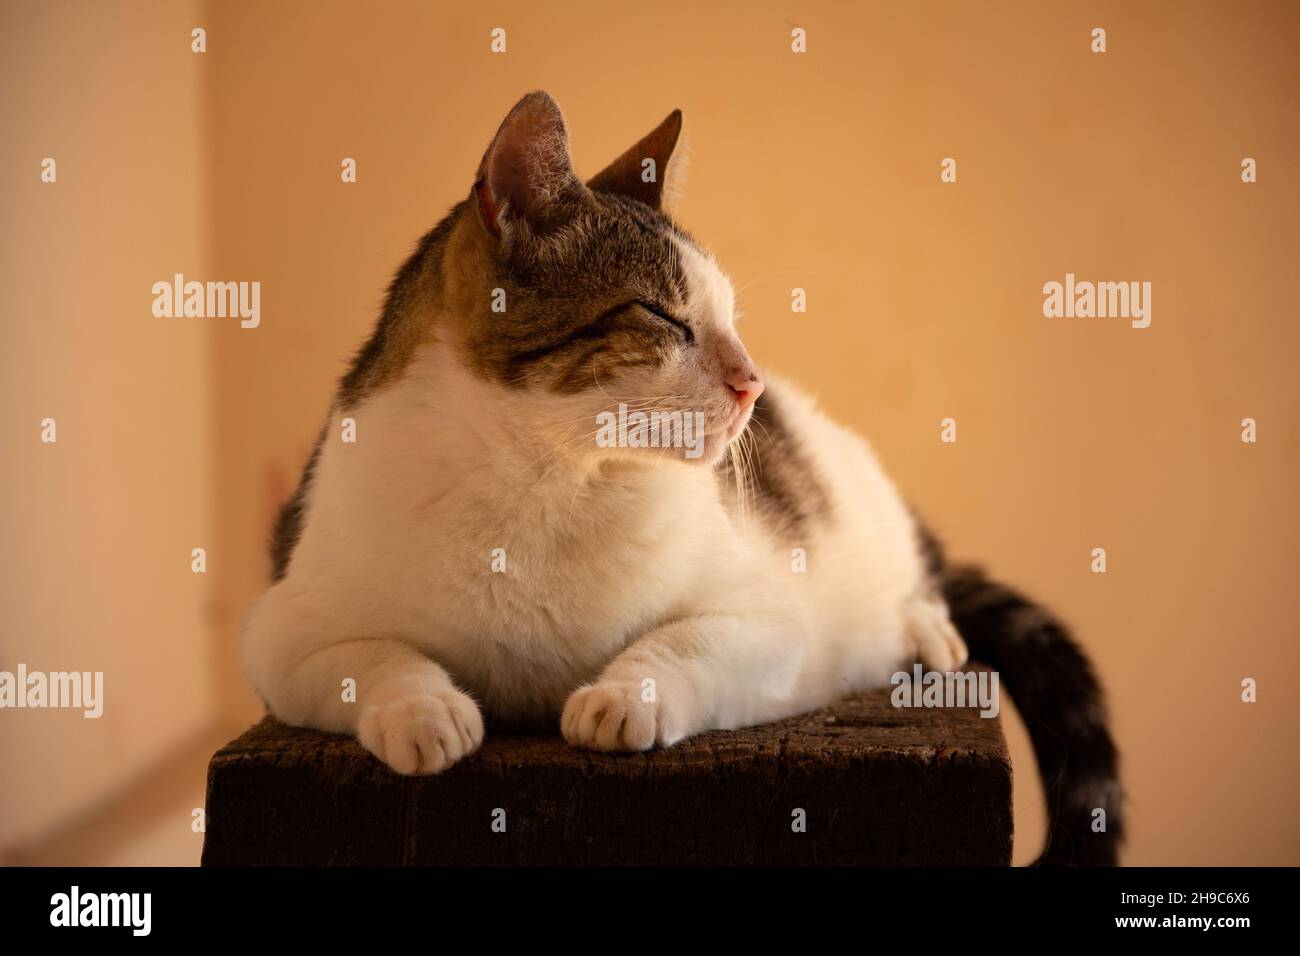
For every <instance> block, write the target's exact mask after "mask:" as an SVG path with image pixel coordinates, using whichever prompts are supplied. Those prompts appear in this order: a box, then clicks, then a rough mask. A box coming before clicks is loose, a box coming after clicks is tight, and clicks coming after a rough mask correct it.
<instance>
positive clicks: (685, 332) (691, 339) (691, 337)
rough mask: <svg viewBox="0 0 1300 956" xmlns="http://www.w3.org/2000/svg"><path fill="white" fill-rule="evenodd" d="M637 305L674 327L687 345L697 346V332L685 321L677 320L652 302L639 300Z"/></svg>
mask: <svg viewBox="0 0 1300 956" xmlns="http://www.w3.org/2000/svg"><path fill="white" fill-rule="evenodd" d="M636 304H637V305H639V306H640V307H641V308H642V309H644V310H645V311H647V312H649V313H650V314H651V315H653V316H654V317H655V318H657V319H659V320H661V321H663V322H667V323H668V324H669V325H671V326H674V327H675V328H676V329H677V330H678V331H680V332H681V333H682V338H683V339H684V340H685V342H686V344H687V345H694V344H695V330H694V329H692V328H691V327H690V325H689V324H688V323H687V322H686V320H685V319H679V318H677V317H676V316H675V315H672V314H671V313H670V312H668V311H666V310H664V309H661V308H660V307H659V306H657V305H655V304H654V303H652V302H645V301H641V300H638V301H637V303H636Z"/></svg>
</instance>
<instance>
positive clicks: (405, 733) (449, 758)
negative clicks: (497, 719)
mask: <svg viewBox="0 0 1300 956" xmlns="http://www.w3.org/2000/svg"><path fill="white" fill-rule="evenodd" d="M357 737H358V739H359V740H360V741H361V744H362V746H364V747H365V748H366V749H367V750H369V751H370V752H371V753H372V754H374V755H375V756H376V757H378V758H379V759H380V760H382V761H383V762H384V763H386V764H388V766H390V767H392V768H393V769H394V770H396V771H397V772H398V773H401V774H430V773H441V772H442V771H444V770H446V769H447V768H448V767H450V766H451V765H452V764H454V763H455V762H456V761H457V760H459V759H461V758H462V757H468V756H469V755H470V754H472V753H473V752H474V751H475V750H477V749H478V747H479V744H481V743H482V742H483V718H482V716H481V715H480V714H479V711H478V705H477V704H475V703H474V701H473V700H471V699H470V698H469V697H468V696H466V695H465V694H462V693H461V692H460V691H457V690H447V691H441V692H438V693H434V694H424V695H420V696H407V697H398V698H396V699H394V700H390V701H388V702H387V703H383V704H370V705H368V706H367V707H366V709H365V711H364V712H363V713H362V715H361V724H360V726H359V727H358V728H357Z"/></svg>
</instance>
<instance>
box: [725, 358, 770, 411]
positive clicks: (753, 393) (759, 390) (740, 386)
mask: <svg viewBox="0 0 1300 956" xmlns="http://www.w3.org/2000/svg"><path fill="white" fill-rule="evenodd" d="M722 380H723V381H724V382H726V383H727V388H729V389H731V391H732V394H733V395H735V396H736V401H737V402H738V403H739V404H740V411H742V412H743V411H744V410H745V409H747V408H749V406H750V405H753V404H754V403H755V402H756V401H758V396H760V395H762V394H763V379H762V378H761V377H760V376H759V374H758V371H757V370H756V369H755V368H754V367H753V366H749V367H746V368H738V369H734V370H732V371H730V372H728V373H727V374H726V375H724V376H723V378H722Z"/></svg>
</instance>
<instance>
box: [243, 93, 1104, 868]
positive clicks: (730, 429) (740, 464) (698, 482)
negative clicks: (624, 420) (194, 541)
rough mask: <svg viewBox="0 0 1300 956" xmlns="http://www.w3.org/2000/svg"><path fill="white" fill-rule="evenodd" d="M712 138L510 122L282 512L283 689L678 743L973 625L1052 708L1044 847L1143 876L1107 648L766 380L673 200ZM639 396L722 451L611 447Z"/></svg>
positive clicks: (1052, 857) (395, 299)
mask: <svg viewBox="0 0 1300 956" xmlns="http://www.w3.org/2000/svg"><path fill="white" fill-rule="evenodd" d="M681 128H682V119H681V113H680V111H675V112H673V113H672V114H670V115H669V116H668V117H667V119H665V120H664V121H663V122H662V123H661V124H660V125H659V126H658V127H656V128H655V129H654V130H653V131H652V132H650V133H649V134H648V135H646V136H645V137H644V138H643V139H641V140H640V141H639V142H638V143H636V144H635V145H634V146H632V147H631V148H630V149H628V150H627V151H626V152H625V153H624V154H623V155H621V156H620V157H619V158H618V159H616V160H615V161H614V162H613V163H612V164H611V165H610V166H609V167H607V168H606V169H605V170H604V171H602V172H601V173H599V174H598V175H597V176H595V177H594V178H592V179H591V180H589V181H588V182H586V183H584V182H583V181H582V180H581V179H580V178H579V177H578V176H577V174H576V173H575V172H574V170H573V166H572V162H571V159H570V151H569V141H568V134H567V130H566V127H565V123H564V119H563V117H562V115H561V112H560V110H559V107H558V106H557V105H556V103H555V102H554V100H552V99H551V97H550V96H548V95H547V94H546V93H543V92H534V93H530V94H529V95H527V96H525V97H524V98H523V99H521V100H520V101H519V103H518V104H516V105H515V107H514V108H513V109H512V110H511V111H510V113H509V114H508V115H507V116H506V118H505V120H504V121H503V122H502V124H501V126H500V128H499V129H498V131H497V133H496V135H495V137H494V138H493V139H492V141H491V143H490V145H489V146H488V148H487V151H486V153H485V154H484V156H483V159H482V162H481V164H480V166H479V169H478V173H477V176H476V177H475V180H474V183H473V185H472V187H471V189H470V191H469V194H468V195H467V196H466V197H465V199H463V200H462V201H461V202H459V203H458V204H457V205H456V206H455V207H454V208H453V209H452V210H451V212H450V213H449V214H448V215H447V216H446V218H444V219H443V220H442V221H441V222H440V223H439V224H438V225H437V226H436V227H435V228H434V229H433V230H432V231H430V232H429V233H428V234H427V235H426V236H425V237H424V238H423V240H422V241H421V242H420V243H419V246H418V248H417V249H416V251H415V253H414V254H413V255H412V256H411V257H410V258H409V259H408V260H407V262H406V263H405V264H404V265H403V266H402V268H401V269H400V271H399V272H398V273H397V275H396V277H395V278H394V280H393V282H392V285H391V287H390V288H389V291H388V296H387V300H386V302H385V304H384V307H383V311H382V314H381V316H380V318H379V322H378V324H377V326H376V328H375V330H374V333H373V335H372V336H371V338H370V339H369V341H368V342H367V343H366V344H365V346H364V347H363V348H362V349H361V351H360V352H359V354H358V355H357V357H356V359H355V362H354V364H353V365H352V367H351V369H350V371H348V373H347V374H346V375H345V376H344V377H343V379H342V380H341V382H340V384H339V388H338V393H337V396H336V397H335V400H334V403H333V406H332V409H331V412H330V417H329V420H328V422H327V424H326V426H325V428H324V430H323V431H322V432H321V435H320V438H319V440H318V442H317V444H316V448H315V452H314V453H313V455H312V457H311V460H310V461H309V463H308V465H307V467H306V469H305V471H304V474H303V476H302V480H301V483H300V485H299V487H298V490H297V493H296V494H295V496H294V497H293V499H292V500H291V501H290V502H289V503H288V504H287V505H286V506H285V508H284V510H283V512H282V513H281V515H280V518H279V521H278V523H277V526H276V529H275V535H274V538H275V541H274V546H273V561H272V563H273V569H272V584H271V587H270V588H269V590H268V591H267V592H266V594H265V595H264V596H263V597H262V598H261V599H260V600H259V601H258V602H257V603H256V604H255V605H254V606H253V608H252V609H251V610H250V611H249V613H248V615H247V617H246V619H245V623H244V627H243V634H242V644H243V651H244V660H245V667H246V670H247V672H248V674H249V675H250V677H251V679H252V681H253V683H254V684H255V686H256V687H257V689H258V690H259V691H260V693H261V694H262V696H263V698H264V699H265V701H266V703H267V705H268V706H269V708H270V709H271V710H272V712H273V713H274V714H275V715H276V716H277V717H278V718H279V719H281V720H283V721H286V722H288V723H291V724H296V725H302V726H306V727H314V728H319V729H322V730H326V731H334V732H340V733H346V734H352V735H355V736H356V737H357V738H358V739H359V740H360V742H361V744H362V745H363V746H365V747H366V748H367V749H368V750H369V751H371V752H372V753H373V754H374V755H375V756H376V757H378V758H379V759H380V760H382V761H384V762H385V763H387V764H388V765H389V766H390V767H391V768H392V769H393V770H395V771H397V772H398V773H402V774H432V773H438V772H440V771H443V770H445V769H447V768H448V767H450V766H452V765H453V764H455V763H456V762H457V761H459V760H462V759H464V758H465V757H467V756H468V755H470V754H472V753H473V752H474V751H475V749H476V748H478V746H479V745H480V744H481V743H482V741H483V737H484V732H485V715H486V717H487V718H488V719H489V725H490V726H491V727H493V728H496V727H498V726H499V727H503V728H526V729H538V730H549V731H551V732H554V730H555V729H557V728H558V729H559V730H560V732H561V733H562V734H563V736H564V738H565V740H567V741H568V742H569V743H570V744H572V745H574V746H576V747H584V748H590V749H594V750H601V751H642V750H647V749H649V748H651V747H655V746H658V747H671V746H672V745H673V744H674V743H676V742H677V741H680V740H682V739H683V738H686V737H689V736H691V735H692V734H697V733H700V732H702V731H707V730H716V729H728V728H736V727H743V726H747V725H752V724H758V723H762V722H766V721H772V720H777V719H780V718H784V717H789V716H792V715H796V714H800V713H805V712H807V711H809V710H813V709H816V708H818V707H821V706H824V705H826V704H828V703H829V702H831V701H832V700H834V699H835V698H837V697H839V696H841V695H844V694H849V693H853V692H855V691H861V690H865V689H869V688H880V687H885V686H888V684H889V681H890V677H891V675H893V674H894V673H896V672H897V671H899V670H900V669H904V668H908V667H910V665H911V664H912V663H913V662H915V661H918V660H919V661H920V662H921V663H922V664H923V665H924V666H925V667H926V668H928V669H931V670H936V671H952V670H955V669H956V668H958V667H960V666H961V665H962V664H963V663H964V662H965V661H966V659H967V644H969V645H970V646H971V647H972V648H973V649H974V651H975V653H976V655H977V656H978V658H979V659H980V660H981V661H982V662H983V663H985V664H988V665H990V666H992V667H994V668H996V669H998V670H999V671H1000V672H1001V676H1002V682H1003V685H1004V686H1005V687H1007V689H1008V690H1009V691H1010V692H1011V694H1012V696H1013V697H1014V698H1016V700H1017V703H1018V704H1019V705H1020V708H1021V711H1022V713H1023V714H1024V715H1025V718H1026V722H1027V724H1028V726H1029V728H1030V732H1031V736H1032V740H1033V743H1034V745H1035V749H1036V753H1037V755H1038V760H1039V764H1040V768H1041V770H1042V773H1043V778H1044V781H1045V783H1046V786H1047V791H1048V797H1049V804H1050V811H1051V815H1052V821H1051V826H1052V831H1051V834H1050V837H1049V844H1048V848H1047V850H1046V851H1045V853H1044V855H1043V857H1042V861H1043V862H1049V863H1069V862H1075V863H1113V862H1114V861H1115V855H1116V848H1117V846H1118V843H1119V839H1120V835H1121V832H1122V825H1121V819H1120V805H1119V804H1120V789H1119V783H1118V776H1117V756H1116V751H1115V747H1114V744H1113V742H1112V740H1111V737H1110V735H1109V732H1108V730H1107V724H1106V715H1105V711H1104V708H1103V705H1102V694H1101V689H1100V687H1099V685H1098V682H1097V680H1096V678H1095V676H1094V675H1093V672H1092V670H1091V667H1090V665H1089V663H1088V661H1087V660H1086V658H1085V657H1084V656H1083V655H1082V653H1081V652H1080V651H1079V649H1078V648H1077V646H1076V645H1075V644H1074V643H1073V641H1072V640H1071V639H1070V637H1069V635H1068V634H1067V632H1066V630H1065V629H1064V627H1063V626H1062V625H1061V624H1060V623H1059V622H1058V621H1057V620H1056V619H1055V618H1054V617H1052V616H1051V615H1050V614H1049V613H1048V612H1046V611H1044V610H1042V609H1040V608H1038V607H1036V606H1035V605H1033V604H1032V603H1030V602H1029V601H1027V600H1025V599H1024V598H1022V597H1021V596H1020V595H1018V594H1016V593H1015V592H1013V591H1010V590H1008V589H1006V588H1004V587H1002V586H1001V585H998V584H996V583H993V582H991V581H989V580H988V579H987V578H985V577H984V576H983V574H982V573H981V572H979V571H978V570H975V569H973V568H964V567H953V566H950V565H949V564H948V563H947V562H946V561H945V560H944V558H943V556H942V554H941V550H940V548H939V545H938V542H937V541H936V540H935V538H934V537H933V536H932V535H930V534H929V533H928V532H927V531H926V530H925V528H924V527H923V526H921V525H920V524H919V523H918V521H917V520H916V519H915V517H914V516H913V514H912V512H911V510H910V509H909V508H908V506H907V505H906V504H905V503H904V501H903V499H902V497H901V496H900V495H899V493H898V491H897V490H896V488H895V487H894V485H893V484H892V483H891V481H890V479H889V478H888V477H887V476H886V474H885V472H884V471H883V470H882V468H881V466H880V464H879V463H878V461H877V460H876V458H875V456H874V454H873V453H872V451H871V450H870V448H869V446H868V445H867V443H866V442H865V441H864V440H862V439H861V438H859V437H858V436H857V435H855V434H853V433H852V432H850V431H848V430H847V429H845V428H842V427H840V426H839V425H836V424H835V423H833V422H832V421H831V420H830V419H828V418H827V417H826V416H824V415H823V414H822V413H821V412H820V411H818V409H817V408H816V407H815V405H814V403H813V401H812V400H811V399H809V398H808V397H807V396H805V395H804V394H803V393H802V392H801V391H799V390H798V389H797V388H795V387H794V386H793V385H791V384H789V383H787V382H785V381H782V380H780V379H777V378H775V377H773V376H770V375H765V374H764V373H762V372H760V371H759V369H758V367H757V366H756V365H755V363H754V361H753V360H752V359H751V357H750V355H749V353H748V352H747V351H746V349H745V346H744V345H743V344H742V342H741V340H740V338H739V337H738V335H737V333H736V329H735V324H734V323H735V303H734V294H733V290H732V286H731V283H730V282H729V281H728V279H727V277H726V276H725V275H724V273H723V272H722V270H721V269H720V267H719V266H718V264H717V263H716V262H715V260H714V258H713V256H712V255H711V254H710V253H709V252H708V250H707V249H705V248H704V247H703V246H702V245H701V244H700V243H698V242H697V241H695V240H694V239H693V238H692V237H691V236H690V235H689V234H688V233H687V232H685V231H684V230H683V229H682V228H681V227H680V226H679V225H677V224H676V223H675V222H674V221H673V219H672V218H671V216H670V214H669V210H670V207H671V197H672V196H673V195H674V190H675V188H676V186H677V184H678V182H679V180H680V161H679V157H680V150H679V149H678V148H677V147H678V141H679V139H680V134H681ZM620 404H621V405H622V406H623V407H624V408H623V410H624V411H626V412H628V414H629V415H630V414H631V413H632V412H637V411H640V412H643V413H647V414H649V413H666V414H673V413H677V412H680V413H683V414H697V413H702V415H703V417H702V419H701V421H703V422H704V426H705V427H704V430H703V434H702V436H701V440H700V442H699V445H698V447H697V448H696V454H695V455H694V456H692V455H690V454H688V453H687V452H686V450H685V449H683V448H681V447H673V446H672V445H671V444H668V443H664V442H659V443H658V447H630V445H631V444H632V443H631V442H626V443H613V444H611V443H609V442H604V443H601V442H597V441H595V440H594V434H595V431H596V422H597V421H598V417H599V416H600V415H601V414H602V413H605V414H608V413H610V412H611V411H612V410H613V409H615V408H617V407H618V406H619V405H620ZM345 419H350V420H351V421H350V422H346V421H345ZM344 427H348V428H350V429H352V437H353V439H354V440H352V441H344V440H342V439H341V437H340V436H341V434H342V430H343V429H344ZM800 564H802V565H803V566H802V567H799V566H798V565H800ZM348 678H351V679H353V680H354V681H355V687H356V700H355V702H350V701H348V700H345V699H344V696H345V695H343V694H342V693H341V692H340V688H341V686H343V685H344V683H345V681H346V680H347V679H348ZM1095 807H1104V808H1105V809H1106V810H1107V814H1108V826H1107V828H1106V832H1105V833H1101V834H1094V833H1092V832H1091V829H1090V827H1089V824H1090V823H1091V821H1092V810H1093V808H1095Z"/></svg>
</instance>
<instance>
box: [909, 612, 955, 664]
mask: <svg viewBox="0 0 1300 956" xmlns="http://www.w3.org/2000/svg"><path fill="white" fill-rule="evenodd" d="M903 617H904V620H905V622H906V626H907V633H908V636H909V637H910V638H911V640H912V642H913V644H914V645H915V647H916V656H917V659H918V660H919V661H920V662H921V663H922V664H924V665H925V666H926V667H927V668H929V669H930V670H936V671H952V670H955V669H956V668H958V667H961V665H962V664H964V663H966V659H967V657H968V656H969V652H968V651H967V649H966V642H965V641H963V640H962V639H961V635H960V634H958V633H957V628H956V627H954V626H953V623H952V620H951V619H950V618H949V617H948V608H947V607H946V606H944V605H943V604H941V603H937V602H932V601H916V602H913V603H911V604H909V605H907V607H906V608H905V609H904V611H903Z"/></svg>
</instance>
